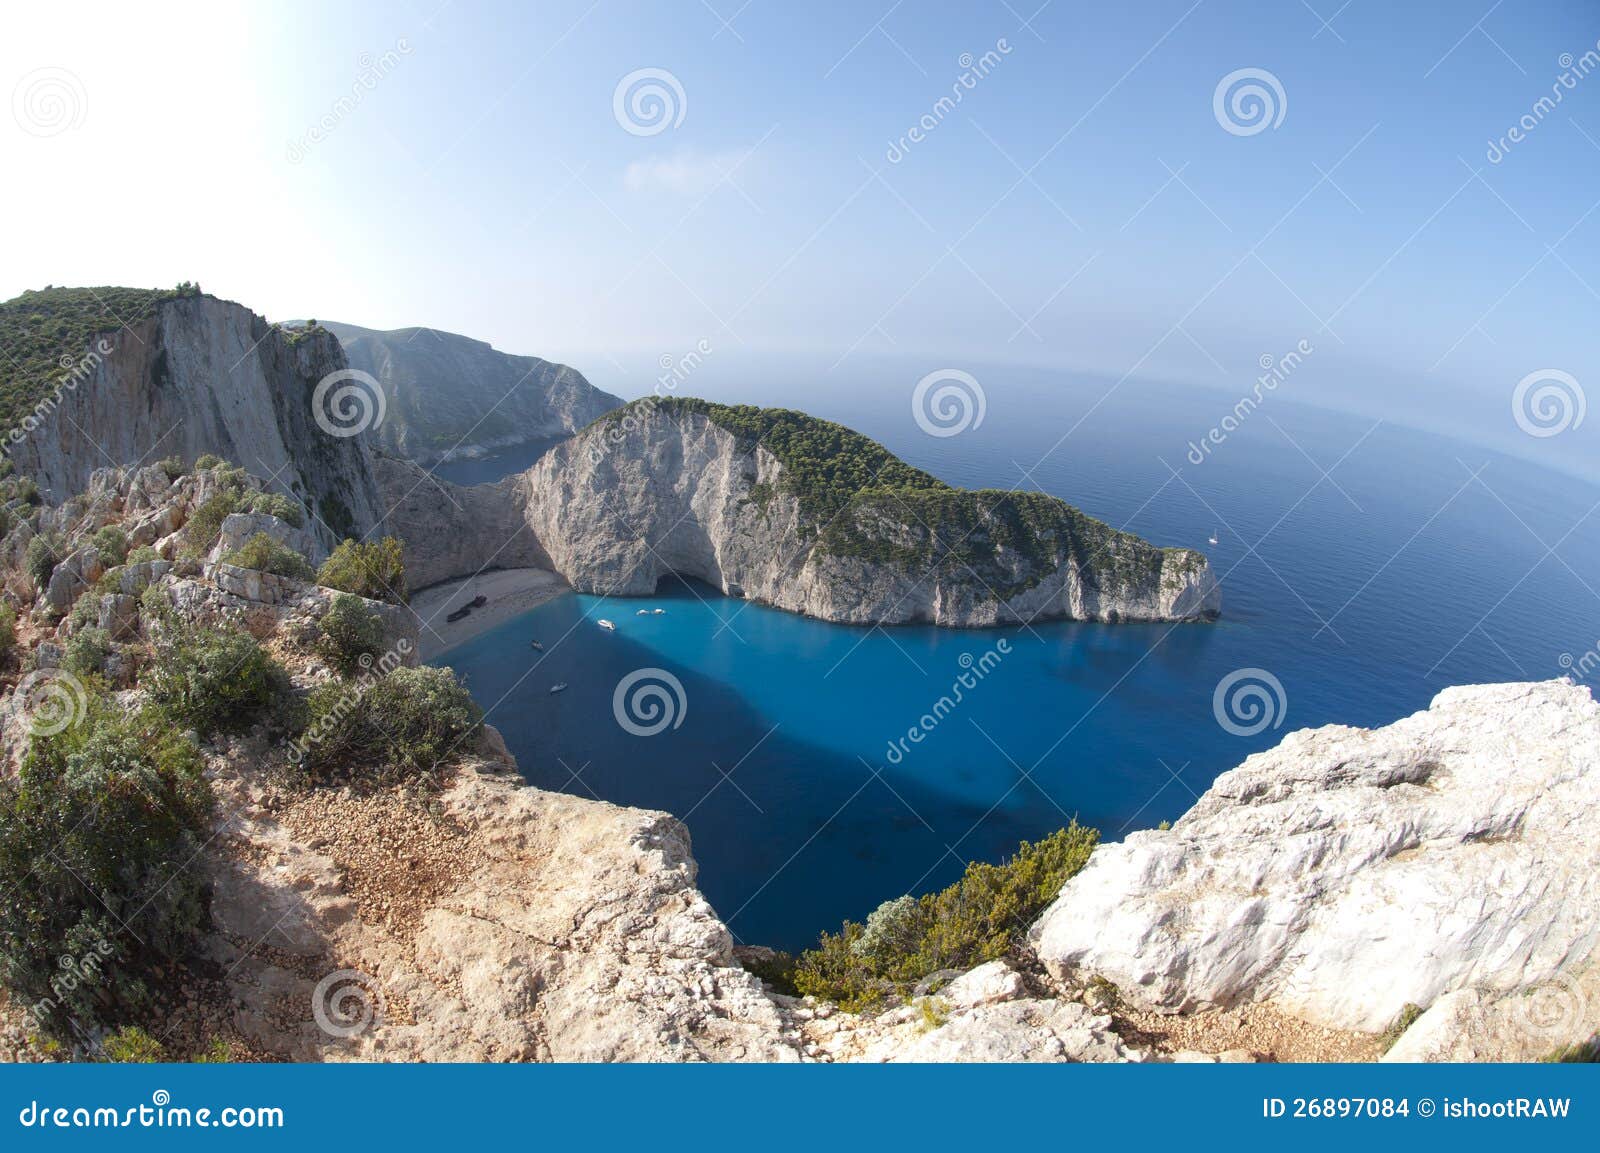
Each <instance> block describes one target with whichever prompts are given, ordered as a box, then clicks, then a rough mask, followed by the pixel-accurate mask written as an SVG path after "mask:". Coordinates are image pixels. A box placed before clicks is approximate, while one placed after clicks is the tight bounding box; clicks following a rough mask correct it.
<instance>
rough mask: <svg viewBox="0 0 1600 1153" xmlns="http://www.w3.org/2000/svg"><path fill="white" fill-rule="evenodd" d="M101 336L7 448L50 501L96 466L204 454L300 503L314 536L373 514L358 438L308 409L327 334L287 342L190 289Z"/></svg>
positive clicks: (326, 359) (353, 525) (322, 368)
mask: <svg viewBox="0 0 1600 1153" xmlns="http://www.w3.org/2000/svg"><path fill="white" fill-rule="evenodd" d="M104 340H105V342H106V347H107V351H106V352H105V353H104V354H103V355H98V354H97V356H96V357H95V359H94V360H93V361H92V364H93V369H92V372H90V373H89V374H88V375H87V376H86V378H84V379H83V380H81V381H80V382H78V383H77V384H76V387H74V388H71V389H68V390H63V393H62V401H61V405H60V407H59V409H57V410H56V411H54V412H53V413H50V414H49V415H46V416H45V417H43V419H42V420H41V421H40V423H39V425H38V427H36V428H34V429H33V430H32V431H30V432H29V433H28V435H27V436H26V437H24V438H23V439H21V440H20V441H18V442H17V443H15V444H14V445H12V446H11V447H10V448H9V450H8V454H9V455H10V456H11V457H12V458H13V459H14V460H15V462H16V466H17V471H18V472H21V473H25V474H28V475H31V476H32V477H33V478H34V480H35V481H36V482H37V483H38V485H39V487H40V489H41V490H43V492H44V494H45V496H46V498H47V500H49V501H50V502H51V503H56V502H59V501H61V500H65V499H66V498H67V497H69V496H71V495H72V494H74V493H78V492H81V491H83V490H84V489H86V488H87V487H88V485H89V478H90V475H91V474H92V473H93V472H94V471H95V470H96V469H101V468H105V467H107V466H109V465H121V466H134V465H138V464H148V463H151V462H154V461H157V460H160V459H162V458H164V457H168V456H174V455H176V456H180V457H182V458H183V459H184V460H185V461H186V462H193V461H194V460H195V458H196V457H198V456H200V455H201V454H202V453H213V454H215V455H217V456H219V457H221V458H223V459H224V460H228V461H231V462H233V463H235V464H238V465H240V466H241V467H243V468H245V469H247V470H249V471H250V472H251V473H253V474H255V475H257V476H260V477H263V478H273V479H271V480H270V481H269V482H268V487H269V488H271V489H272V490H274V491H278V492H284V493H292V494H293V495H295V496H298V497H299V498H301V499H302V500H304V501H306V502H307V503H308V504H309V505H310V506H311V508H312V511H313V512H314V513H315V514H316V516H315V517H314V518H308V519H310V520H311V521H312V522H313V523H312V525H311V528H312V530H313V531H315V532H316V533H317V534H318V536H319V538H320V539H322V540H323V542H324V544H329V543H332V542H334V541H336V539H337V538H338V537H339V536H340V535H343V534H345V533H348V532H350V531H351V530H352V529H354V530H357V531H361V530H365V528H367V527H368V526H370V525H372V524H375V523H376V522H377V521H378V519H379V518H380V515H381V511H382V510H381V508H380V507H379V504H378V496H377V489H376V486H375V485H374V483H373V480H372V476H371V471H370V465H369V461H368V457H367V450H366V448H365V446H364V444H363V441H362V438H361V437H360V436H355V437H336V436H332V435H330V434H329V433H327V432H326V431H324V430H323V429H322V428H321V427H320V426H319V425H318V423H317V421H316V418H315V413H314V410H313V408H312V403H311V397H312V393H313V391H314V389H315V387H316V385H317V382H318V381H319V380H321V379H322V378H323V377H324V376H325V375H327V374H328V373H330V372H334V371H336V370H338V369H342V368H344V367H345V360H344V354H343V351H342V350H341V349H340V347H339V344H338V342H337V341H336V340H335V339H334V338H333V337H332V335H330V334H328V333H325V332H313V333H311V334H308V335H307V336H305V337H304V338H303V339H300V340H298V341H290V340H289V339H288V337H286V336H284V335H282V334H281V333H279V332H277V331H275V330H274V329H272V328H271V326H269V325H268V324H267V322H266V321H264V320H263V319H261V317H259V316H256V315H255V314H254V313H252V312H251V311H250V310H249V309H247V308H245V307H243V306H242V305H238V304H233V303H231V302H229V301H223V300H217V299H216V298H214V297H209V296H192V297H183V298H180V299H176V300H171V301H168V302H166V303H165V304H163V305H161V306H160V308H159V309H158V310H157V312H156V314H155V315H154V316H152V317H151V318H150V319H148V320H145V321H140V322H138V323H136V324H134V325H133V326H131V328H127V329H123V330H120V331H117V332H114V333H108V334H106V336H105V337H104Z"/></svg>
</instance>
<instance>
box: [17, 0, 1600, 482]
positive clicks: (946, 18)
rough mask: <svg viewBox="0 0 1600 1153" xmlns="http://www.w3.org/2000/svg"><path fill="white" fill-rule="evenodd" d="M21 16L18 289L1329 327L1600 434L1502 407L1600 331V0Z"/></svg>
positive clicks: (641, 349) (676, 330)
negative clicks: (185, 285) (183, 289)
mask: <svg viewBox="0 0 1600 1153" xmlns="http://www.w3.org/2000/svg"><path fill="white" fill-rule="evenodd" d="M0 21H3V27H0V32H3V34H0V81H3V82H4V83H5V85H6V86H7V88H8V89H9V90H10V92H11V97H12V115H11V117H9V118H5V119H0V150H3V156H4V160H5V164H4V169H5V173H6V179H5V180H4V181H3V186H0V200H3V202H4V204H3V212H0V220H4V221H5V222H6V223H5V226H4V228H5V231H4V237H3V251H4V259H3V260H0V297H9V296H12V295H14V294H15V293H17V292H20V291H21V290H23V289H26V288H36V287H41V286H43V285H44V284H47V283H54V284H105V283H123V284H138V285H169V284H175V283H177V282H178V281H180V280H194V281H198V282H199V283H200V284H201V285H202V286H203V287H204V288H205V289H206V290H207V291H210V292H213V293H215V294H217V295H219V296H223V297H227V298H231V299H236V300H239V301H241V302H243V303H245V304H247V305H249V306H250V307H251V308H253V309H255V310H256V311H258V312H260V313H262V314H264V315H266V316H269V317H272V318H275V319H283V318H289V317H307V316H315V317H321V318H327V319H337V320H343V321H348V322H351V323H356V324H362V325H367V326H370V327H376V328H390V327H402V326H409V325H426V326H430V327H434V328H439V329H445V330H449V331H455V332H462V333H466V334H468V335H471V336H476V337H479V338H481V339H485V340H489V341H490V342H492V343H493V344H494V345H496V346H497V347H499V348H502V349H505V350H507V351H512V352H522V353H534V354H538V355H541V356H545V357H548V358H551V359H556V360H563V361H566V362H568V363H572V364H575V365H577V366H578V367H579V368H581V369H583V370H584V371H585V372H586V373H587V374H588V375H589V376H590V378H591V379H593V380H594V381H595V382H596V383H597V384H601V385H602V386H604V387H607V388H610V389H611V390H612V391H614V392H618V393H620V394H622V395H639V394H642V393H643V392H646V391H648V389H649V387H650V380H651V371H650V366H651V365H653V364H655V363H656V362H657V361H658V360H660V359H661V358H663V357H679V356H682V355H684V354H686V353H688V352H690V351H691V350H693V349H696V348H697V347H701V346H702V345H704V346H706V347H712V348H715V349H717V350H719V351H723V350H726V352H727V353H729V354H730V355H728V356H726V357H725V358H724V361H723V363H725V364H731V365H739V366H741V371H752V372H759V371H760V368H759V366H760V365H761V364H763V363H773V362H774V359H775V358H776V359H777V360H781V361H782V362H783V363H785V364H787V365H789V366H791V367H793V366H794V365H804V366H806V368H805V371H807V372H811V373H815V374H821V375H827V376H830V377H833V378H835V379H836V380H837V379H849V377H850V373H851V371H852V369H853V368H855V367H857V366H861V371H866V368H865V366H868V365H873V366H876V365H879V364H881V363H883V358H884V357H886V356H887V357H898V358H903V359H905V360H907V361H909V362H911V363H912V364H913V365H925V366H926V368H927V369H930V370H931V369H934V368H938V367H944V366H956V367H959V366H961V365H963V364H967V363H973V364H977V363H982V364H985V365H995V364H1000V365H1004V364H1008V363H1017V364H1027V365H1037V366H1047V367H1059V368H1063V369H1072V370H1077V371H1086V372H1092V373H1096V374H1101V375H1103V376H1104V377H1105V378H1106V379H1107V380H1108V381H1111V382H1115V381H1118V380H1122V379H1127V378H1133V377H1148V378H1151V379H1159V380H1166V381H1176V382H1180V383H1192V384H1194V385H1195V386H1196V387H1205V388H1212V389H1218V390H1221V391H1224V392H1232V393H1238V394H1242V393H1243V392H1244V391H1247V390H1248V389H1249V387H1250V384H1251V382H1252V380H1253V379H1254V378H1255V377H1256V375H1258V373H1259V367H1258V364H1259V362H1260V361H1261V359H1262V358H1263V357H1274V358H1277V357H1281V356H1282V355H1283V354H1284V353H1286V352H1288V351H1289V350H1291V349H1295V348H1297V347H1299V345H1300V343H1301V342H1302V341H1303V342H1305V343H1306V344H1308V345H1309V346H1310V347H1311V348H1312V349H1314V354H1313V355H1311V356H1309V357H1308V358H1307V359H1306V366H1305V367H1304V368H1303V369H1302V370H1300V378H1299V380H1300V384H1299V387H1300V389H1301V393H1302V396H1301V399H1308V400H1312V401H1313V402H1316V403H1325V404H1328V405H1332V406H1335V407H1344V408H1349V409H1352V410H1358V411H1379V412H1381V413H1384V414H1387V415H1390V416H1393V417H1395V418H1397V419H1404V420H1408V421H1411V422H1413V423H1418V424H1422V425H1424V426H1427V427H1432V428H1437V429H1440V430H1443V431H1454V432H1458V433H1463V434H1465V435H1469V436H1471V437H1473V438H1474V439H1477V440H1480V441H1482V442H1485V443H1493V444H1495V445H1497V446H1500V447H1505V448H1507V449H1509V450H1511V451H1517V450H1518V449H1519V447H1521V448H1526V449H1529V450H1531V449H1533V448H1537V449H1538V451H1539V452H1540V453H1541V454H1544V459H1547V460H1550V459H1555V460H1558V461H1560V460H1565V461H1566V462H1567V464H1568V465H1570V466H1572V467H1584V466H1586V465H1587V464H1588V463H1589V462H1592V461H1593V460H1595V459H1600V452H1596V451H1595V450H1596V448H1600V415H1597V416H1595V417H1593V418H1591V421H1590V423H1587V424H1582V425H1579V424H1577V423H1576V412H1575V411H1574V412H1573V414H1572V417H1571V418H1570V420H1569V423H1570V424H1572V427H1571V428H1569V429H1568V430H1567V431H1566V432H1564V433H1563V434H1562V435H1561V436H1560V437H1559V438H1557V437H1551V438H1546V437H1530V436H1529V435H1528V434H1526V432H1525V431H1524V430H1523V428H1522V427H1521V426H1520V425H1519V424H1518V423H1517V422H1515V421H1514V419H1513V417H1514V412H1513V408H1512V402H1513V397H1514V394H1515V393H1516V389H1517V386H1518V384H1519V382H1521V381H1523V380H1524V379H1527V378H1529V376H1530V374H1539V375H1537V377H1536V381H1535V385H1534V386H1532V387H1531V391H1536V390H1537V387H1538V386H1539V385H1540V384H1541V383H1546V382H1548V381H1549V379H1551V378H1550V374H1551V373H1552V372H1559V373H1565V374H1567V376H1568V377H1569V378H1570V379H1571V380H1572V381H1574V382H1576V383H1577V386H1578V388H1579V389H1580V390H1581V387H1582V385H1583V384H1584V383H1586V382H1587V383H1591V384H1592V383H1593V380H1594V379H1595V378H1596V377H1600V356H1597V352H1600V325H1596V324H1595V317H1596V315H1597V311H1596V310H1597V305H1600V267H1597V261H1596V259H1595V257H1596V255H1597V254H1600V211H1597V204H1600V180H1597V179H1596V176H1597V174H1600V56H1591V57H1589V58H1588V60H1589V62H1590V64H1587V65H1586V64H1585V61H1584V53H1585V52H1591V51H1597V49H1596V45H1597V41H1600V5H1597V4H1595V3H1592V2H1588V0H1527V2H1523V3H1516V4H1511V3H1496V2H1495V0H1481V2H1479V0H1470V2H1467V0H1463V2H1458V3H1420V2H1419V3H1380V2H1379V0H1349V2H1348V3H1345V2H1343V0H1273V2H1265V0H1263V2H1260V3H1251V2H1233V3H1230V2H1226V0H1175V2H1170V3H1169V2H1164V0H1156V2H1148V3H1140V4H1087V3H1081V2H1075V3H1068V2H1066V0H1052V2H1049V3H1044V4H1043V5H1042V7H1041V6H1040V0H995V2H984V0H979V2H973V3H949V4H945V3H929V4H918V3H911V2H909V0H906V2H902V3H894V2H893V0H866V2H857V3H807V4H793V3H778V2H777V0H749V2H747V3H745V2H743V0H702V2H700V3H695V2H692V0H684V2H682V3H673V4H666V3H656V4H637V3H624V2H622V0H598V2H595V0H573V2H570V3H568V2H559V3H557V2H549V3H537V4H533V3H524V4H512V3H505V4H501V3H469V2H467V0H453V2H446V3H439V2H438V0H421V2H414V3H393V4H369V3H350V4H335V5H313V4H292V3H280V4H272V5H241V6H233V5H217V4H200V5H182V4H176V3H174V4H164V5H161V6H139V7H138V8H137V9H135V8H133V7H130V6H126V5H108V6H104V7H99V6H93V5H83V4H74V3H55V4H51V5H29V6H26V8H19V7H15V6H13V7H10V8H8V9H7V10H6V11H5V13H4V15H3V17H0ZM1591 65H1592V66H1593V67H1592V71H1593V73H1594V74H1586V73H1587V70H1589V69H1590V67H1591ZM1241 70H1248V71H1247V72H1245V74H1244V75H1243V76H1242V77H1241V78H1240V79H1238V80H1237V81H1236V82H1235V83H1234V85H1232V86H1230V85H1228V84H1226V83H1225V78H1227V77H1230V76H1231V75H1233V74H1235V73H1239V72H1241ZM1563 74H1566V76H1567V77H1568V80H1569V82H1570V83H1569V84H1568V85H1567V86H1565V87H1564V86H1563V85H1562V84H1561V79H1560V78H1561V77H1562V75H1563ZM963 76H965V78H966V83H965V84H963V81H962V78H963ZM630 77H631V78H632V81H631V83H630V82H629V79H628V78H630ZM1240 84H1242V85H1245V86H1246V87H1248V86H1251V85H1254V86H1255V87H1256V91H1257V92H1258V93H1261V94H1264V96H1265V99H1266V103H1267V105H1268V107H1267V109H1266V115H1265V117H1261V116H1251V115H1249V113H1250V111H1251V109H1252V107H1255V108H1256V111H1260V108H1259V107H1258V106H1253V105H1252V104H1251V102H1250V100H1249V98H1248V93H1246V97H1245V99H1244V103H1243V104H1242V105H1241V106H1240V107H1239V108H1235V107H1234V106H1233V105H1232V104H1231V103H1230V102H1229V100H1228V99H1227V97H1228V94H1229V93H1230V92H1233V91H1235V90H1236V89H1237V87H1238V85H1240ZM641 87H642V88H643V90H644V95H643V97H642V101H643V102H642V103H640V104H637V105H636V104H634V103H632V102H630V100H629V95H630V93H633V92H637V91H640V89H641ZM1558 89H1559V90H1560V91H1561V96H1562V99H1561V101H1560V103H1559V104H1553V105H1550V106H1549V107H1546V108H1543V109H1539V110H1536V104H1537V102H1538V101H1539V100H1540V98H1541V97H1544V96H1551V95H1552V93H1553V92H1554V91H1555V90H1558ZM652 90H653V92H654V93H655V94H656V95H657V96H660V97H661V98H662V99H661V100H660V101H657V102H656V103H654V104H652V102H651V100H650V93H651V91H652ZM956 92H959V93H960V100H959V102H954V97H953V94H954V93H956ZM946 97H949V98H950V99H949V100H946V101H944V102H943V103H941V98H946ZM663 111H664V115H658V116H652V113H662V112H663ZM1524 118H1527V120H1526V121H1525V122H1526V123H1530V124H1531V127H1529V128H1528V129H1526V130H1520V129H1519V135H1520V136H1521V139H1520V140H1510V139H1507V134H1508V132H1509V131H1510V130H1511V129H1512V128H1513V127H1514V126H1516V125H1518V123H1519V122H1523V121H1524ZM914 129H915V130H916V131H915V134H913V130H914ZM874 371H876V369H874ZM908 371H909V370H908ZM912 379H914V377H913V378H912ZM1558 380H1559V378H1558ZM1524 391H1525V393H1527V392H1529V391H1530V390H1524ZM1568 391H1569V392H1570V391H1571V390H1570V389H1569V390H1568ZM791 403H793V404H794V406H795V407H803V398H796V399H795V400H793V401H791Z"/></svg>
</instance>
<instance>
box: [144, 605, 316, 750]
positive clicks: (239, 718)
mask: <svg viewBox="0 0 1600 1153" xmlns="http://www.w3.org/2000/svg"><path fill="white" fill-rule="evenodd" d="M151 587H152V588H155V587H157V586H154V585H152V586H151ZM286 681H287V674H286V673H285V672H284V670H283V668H282V667H281V666H280V665H279V664H278V663H277V662H276V661H274V660H273V659H272V658H271V657H270V656H268V655H267V653H266V652H265V650H263V649H262V647H261V646H260V645H259V644H257V643H256V640H255V638H254V637H252V636H250V635H249V634H248V633H241V632H225V631H222V630H219V629H210V628H197V627H192V626H187V625H183V624H180V623H177V622H174V621H172V620H170V619H169V620H168V621H167V622H166V625H165V627H164V628H163V630H162V634H161V638H160V640H159V641H158V642H157V644H156V652H155V659H154V660H153V661H152V662H151V665H150V668H149V670H148V671H147V672H146V673H145V674H144V680H143V685H144V687H145V689H146V690H148V692H149V694H150V701H151V703H152V704H153V705H154V706H155V707H156V708H157V709H159V710H160V711H161V712H162V713H164V714H165V715H167V716H168V717H170V718H172V720H173V721H174V722H176V723H178V724H180V725H184V726H188V727H191V728H193V729H195V730H196V731H197V732H199V733H200V735H201V736H202V737H207V736H210V735H211V734H212V733H215V732H218V731H220V730H222V729H224V728H229V729H239V728H243V727H244V726H245V725H247V724H249V723H250V722H251V721H252V720H254V719H256V718H257V717H258V715H259V714H260V713H261V711H262V710H263V709H265V708H266V707H267V706H269V705H271V704H273V703H274V702H275V701H276V700H277V698H278V697H279V696H280V695H281V694H282V693H284V692H285V691H286Z"/></svg>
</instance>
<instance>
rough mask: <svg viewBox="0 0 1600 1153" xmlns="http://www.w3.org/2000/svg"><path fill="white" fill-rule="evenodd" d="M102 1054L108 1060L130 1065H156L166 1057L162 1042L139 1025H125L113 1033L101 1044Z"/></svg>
mask: <svg viewBox="0 0 1600 1153" xmlns="http://www.w3.org/2000/svg"><path fill="white" fill-rule="evenodd" d="M100 1055H101V1056H103V1057H104V1058H105V1059H106V1060H107V1061H118V1062H121V1063H123V1064H129V1065H154V1064H157V1063H159V1062H161V1061H163V1060H165V1059H166V1055H167V1054H166V1050H164V1049H162V1047H161V1042H160V1041H157V1040H156V1039H155V1038H154V1037H152V1036H150V1034H149V1033H146V1032H145V1031H144V1030H143V1029H141V1028H139V1027H138V1026H137V1025H124V1026H123V1027H122V1028H120V1029H118V1030H117V1031H116V1032H115V1033H112V1034H111V1035H110V1036H109V1037H107V1038H106V1039H105V1041H104V1042H103V1043H102V1044H101V1046H100Z"/></svg>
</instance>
